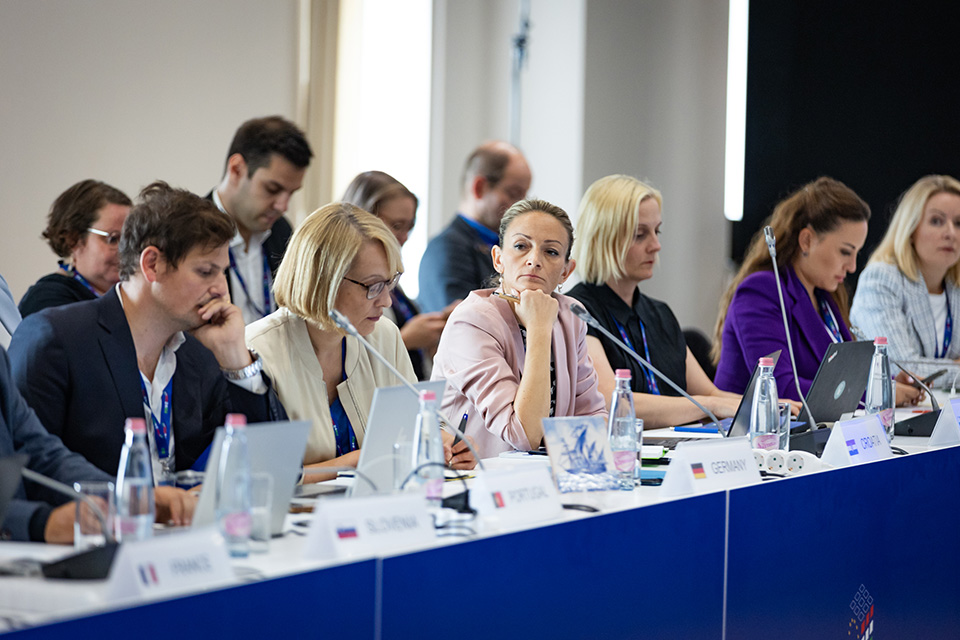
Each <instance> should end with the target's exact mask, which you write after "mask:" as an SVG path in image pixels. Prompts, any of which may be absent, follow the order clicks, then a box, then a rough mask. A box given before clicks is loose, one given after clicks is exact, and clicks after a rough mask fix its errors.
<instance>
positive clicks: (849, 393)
mask: <svg viewBox="0 0 960 640" xmlns="http://www.w3.org/2000/svg"><path fill="white" fill-rule="evenodd" d="M872 359H873V343H872V342H868V341H866V340H864V341H859V342H837V343H834V344H831V345H830V346H829V347H828V348H827V352H826V353H825V354H824V356H823V360H821V361H820V367H819V368H818V369H817V375H816V377H815V378H814V379H813V384H812V385H810V390H809V391H807V406H808V407H810V411H812V412H813V417H814V418H815V419H816V421H817V423H822V422H836V421H837V420H839V419H840V416H842V415H843V414H845V413H850V412H851V411H855V410H856V409H857V407H858V406H859V405H860V400H861V399H862V398H863V392H864V391H866V390H867V381H868V379H869V377H870V361H871V360H872ZM801 419H802V420H803V421H805V422H807V423H808V424H813V421H812V420H811V419H810V416H809V415H807V413H806V410H804V411H803V412H802V413H801Z"/></svg>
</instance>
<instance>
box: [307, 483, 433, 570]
mask: <svg viewBox="0 0 960 640" xmlns="http://www.w3.org/2000/svg"><path fill="white" fill-rule="evenodd" d="M435 538H436V532H435V529H434V526H433V517H432V516H431V515H430V513H429V512H428V511H427V502H426V498H425V497H424V494H423V493H422V492H421V493H411V494H401V495H377V496H367V497H363V498H354V499H350V500H328V501H324V500H321V501H319V502H318V503H317V506H316V508H315V509H314V512H313V518H312V520H311V521H310V531H309V533H308V534H307V540H306V544H305V545H304V550H303V555H304V557H305V558H308V559H311V560H346V559H354V558H359V557H371V556H379V555H383V554H385V553H390V552H393V551H401V550H406V549H410V548H413V547H417V546H419V545H421V544H429V543H430V542H431V541H433V540H434V539H435Z"/></svg>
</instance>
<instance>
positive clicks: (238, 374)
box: [220, 349, 263, 382]
mask: <svg viewBox="0 0 960 640" xmlns="http://www.w3.org/2000/svg"><path fill="white" fill-rule="evenodd" d="M249 351H250V355H251V356H252V357H253V362H251V363H250V364H248V365H247V366H245V367H244V368H243V369H224V368H223V367H220V372H221V373H223V377H224V378H226V379H227V380H233V381H234V382H237V381H239V380H247V379H249V378H252V377H253V376H255V375H257V374H258V373H260V372H261V371H263V358H261V357H260V354H259V353H257V352H256V351H254V350H253V349H250V350H249Z"/></svg>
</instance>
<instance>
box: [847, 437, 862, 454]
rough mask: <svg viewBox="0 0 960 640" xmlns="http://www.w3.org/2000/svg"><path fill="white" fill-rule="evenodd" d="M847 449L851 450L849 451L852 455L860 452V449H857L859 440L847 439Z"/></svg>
mask: <svg viewBox="0 0 960 640" xmlns="http://www.w3.org/2000/svg"><path fill="white" fill-rule="evenodd" d="M847 451H849V452H850V455H852V456H855V455H857V454H858V453H860V451H859V450H857V441H856V440H847Z"/></svg>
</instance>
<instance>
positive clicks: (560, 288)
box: [557, 282, 563, 292]
mask: <svg viewBox="0 0 960 640" xmlns="http://www.w3.org/2000/svg"><path fill="white" fill-rule="evenodd" d="M557 291H558V292H562V291H563V283H562V282H561V283H560V284H558V285H557Z"/></svg>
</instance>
